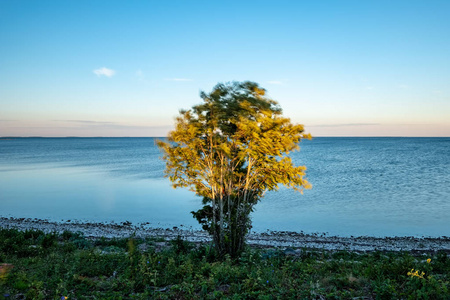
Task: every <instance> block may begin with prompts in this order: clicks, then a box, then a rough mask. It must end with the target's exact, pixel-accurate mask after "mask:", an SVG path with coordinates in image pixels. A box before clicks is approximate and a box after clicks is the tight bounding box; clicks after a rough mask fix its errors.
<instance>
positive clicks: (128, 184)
mask: <svg viewBox="0 0 450 300" xmlns="http://www.w3.org/2000/svg"><path fill="white" fill-rule="evenodd" d="M156 139H157V138H2V139H0V216H2V217H15V218H38V219H47V220H50V221H58V222H67V221H71V222H73V221H81V222H115V223H121V222H125V221H129V222H132V223H133V224H135V225H138V224H140V223H147V222H148V223H149V224H150V226H152V227H155V228H156V227H157V228H172V227H175V226H176V227H178V228H185V229H200V226H199V225H198V224H197V222H196V220H194V219H193V217H192V214H191V213H190V212H191V211H194V210H197V209H199V208H200V207H201V198H200V197H198V196H196V195H195V194H194V193H193V192H191V191H189V190H187V189H174V188H172V187H171V183H170V181H169V179H168V178H166V177H164V169H165V163H164V161H163V160H162V159H161V156H162V154H161V152H160V150H159V149H158V147H157V146H156V144H155V141H156ZM300 147H301V150H300V151H298V152H294V153H291V154H290V156H291V157H292V160H293V161H294V163H295V164H296V165H304V166H306V167H307V179H308V181H309V182H310V183H311V184H312V189H309V190H305V191H304V193H303V194H301V193H298V192H295V191H292V190H289V189H287V188H284V187H282V186H280V188H279V190H278V191H271V192H267V193H266V194H265V196H264V197H263V198H262V199H261V201H260V202H259V203H258V204H257V205H256V206H255V211H254V212H253V213H252V215H251V216H252V224H253V228H252V230H253V231H255V232H266V231H296V232H304V233H308V234H315V233H317V234H327V235H337V236H376V237H385V236H416V237H440V236H450V138H390V137H389V138H388V137H380V138H372V137H370V138H359V137H329V138H327V137H317V138H314V139H312V140H304V141H302V142H301V143H300Z"/></svg>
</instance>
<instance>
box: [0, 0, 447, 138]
mask: <svg viewBox="0 0 450 300" xmlns="http://www.w3.org/2000/svg"><path fill="white" fill-rule="evenodd" d="M449 11H450V1H412V0H408V1H187V0H186V1H20V0H14V1H13V0H2V1H0V136H164V135H166V133H167V131H168V130H169V129H170V128H171V127H172V125H173V122H174V117H175V116H176V115H177V114H178V110H179V109H181V108H189V107H191V106H192V105H195V104H198V103H199V102H200V101H201V99H200V98H199V91H200V90H204V91H210V90H211V89H212V87H213V86H214V85H215V84H216V83H218V82H227V81H233V80H239V81H241V80H251V81H255V82H258V83H259V84H260V85H261V86H262V87H264V88H266V89H267V90H268V93H269V95H270V96H271V97H272V98H273V99H275V100H277V101H278V102H279V103H280V105H281V107H282V108H283V110H284V114H285V115H286V116H288V117H290V118H291V119H292V121H293V122H295V123H301V124H304V125H305V126H306V129H307V131H308V132H310V133H311V134H312V135H313V136H450V34H449V32H450V18H449Z"/></svg>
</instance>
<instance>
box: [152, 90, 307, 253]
mask: <svg viewBox="0 0 450 300" xmlns="http://www.w3.org/2000/svg"><path fill="white" fill-rule="evenodd" d="M200 96H201V98H202V99H203V103H202V104H199V105H196V106H193V107H192V109H190V110H181V111H180V115H179V116H178V117H177V118H176V123H175V130H173V131H171V132H170V133H169V136H168V141H167V142H164V141H158V146H159V147H160V148H161V149H162V150H163V153H164V156H163V159H164V160H165V161H166V171H165V172H166V176H168V177H169V178H170V180H171V181H172V185H173V187H174V188H177V187H189V189H190V190H191V191H193V192H195V193H196V194H197V195H198V196H202V197H203V205H204V206H203V208H201V209H200V210H198V211H196V212H192V214H193V215H194V217H195V218H196V219H197V220H198V221H199V223H200V224H202V225H203V229H205V230H207V231H208V232H209V233H210V234H211V235H212V237H213V241H214V245H215V247H216V250H217V251H218V253H219V255H221V256H223V255H225V254H229V255H231V256H232V257H236V256H239V254H240V253H241V252H242V250H243V248H244V244H245V236H246V234H247V233H248V232H249V230H250V228H251V219H250V212H252V211H253V208H254V206H255V204H256V203H257V202H258V201H259V200H260V199H261V197H262V196H263V195H264V193H265V192H266V191H270V190H277V189H278V187H279V184H282V185H284V186H287V187H289V188H293V189H294V190H297V191H300V192H301V191H302V190H303V189H304V188H310V184H309V183H308V182H307V181H306V179H305V178H304V176H305V170H306V167H304V166H294V164H293V163H292V160H291V158H290V157H288V156H285V154H288V153H289V152H291V151H293V150H298V149H299V146H298V143H299V142H300V140H301V139H302V138H311V136H310V135H309V134H308V135H307V134H304V133H303V132H304V129H303V126H302V125H297V124H292V123H291V121H290V119H288V118H285V117H283V116H282V111H281V108H280V107H279V106H278V103H277V102H276V101H274V100H272V99H270V98H268V97H266V90H265V89H263V88H261V87H259V86H258V84H257V83H254V82H249V81H246V82H233V83H229V84H222V83H219V84H217V85H216V86H215V87H214V88H213V90H212V92H211V93H209V94H206V93H204V92H201V94H200Z"/></svg>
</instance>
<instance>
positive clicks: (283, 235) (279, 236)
mask: <svg viewBox="0 0 450 300" xmlns="http://www.w3.org/2000/svg"><path fill="white" fill-rule="evenodd" d="M0 227H1V228H15V229H18V230H22V231H25V230H29V229H37V230H42V231H44V232H58V233H62V232H63V231H71V232H79V233H81V234H83V235H84V236H85V237H88V238H93V239H95V238H100V237H105V238H124V237H129V236H135V237H138V238H145V237H158V238H161V239H164V240H167V241H168V240H172V239H174V238H177V237H178V236H180V237H181V238H183V239H185V240H187V241H190V242H195V243H207V242H210V237H209V235H208V233H207V232H205V231H200V230H192V229H185V228H180V227H182V226H180V227H173V228H154V227H151V226H150V223H142V224H137V225H133V224H131V223H130V222H127V221H125V222H122V223H90V222H80V221H76V220H67V221H61V222H53V221H49V220H41V219H31V218H12V217H10V218H6V217H1V218H0ZM247 242H248V244H249V245H250V246H252V247H256V248H281V249H290V250H289V251H288V252H289V253H290V254H295V253H296V251H300V250H299V249H305V248H306V249H315V250H331V251H338V250H347V251H357V252H370V251H410V252H418V253H428V252H435V251H445V252H447V253H450V237H446V236H443V237H439V238H436V237H383V238H380V237H370V236H360V237H340V236H327V235H326V234H305V233H301V232H300V233H298V232H288V231H267V232H263V233H255V232H252V233H250V234H249V235H248V236H247ZM295 249H297V250H295ZM291 250H292V251H291Z"/></svg>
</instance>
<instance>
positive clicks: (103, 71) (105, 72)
mask: <svg viewBox="0 0 450 300" xmlns="http://www.w3.org/2000/svg"><path fill="white" fill-rule="evenodd" d="M92 72H94V74H95V75H97V76H99V77H100V76H106V77H112V76H114V74H116V71H114V70H112V69H108V68H105V67H103V68H100V69H96V70H94V71H92Z"/></svg>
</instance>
